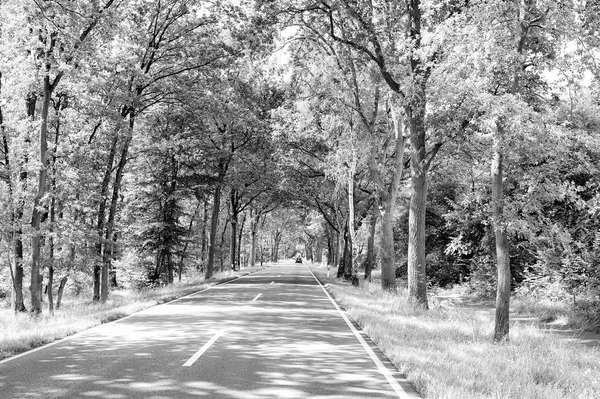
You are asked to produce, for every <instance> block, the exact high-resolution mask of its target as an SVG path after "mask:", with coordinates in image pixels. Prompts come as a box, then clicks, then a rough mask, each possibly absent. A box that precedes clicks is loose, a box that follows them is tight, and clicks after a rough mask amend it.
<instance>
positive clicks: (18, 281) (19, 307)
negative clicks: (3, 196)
mask: <svg viewBox="0 0 600 399" xmlns="http://www.w3.org/2000/svg"><path fill="white" fill-rule="evenodd" d="M15 219H16V220H15V223H18V221H19V220H20V219H21V218H18V219H17V218H15ZM14 234H15V239H14V251H15V259H14V261H13V274H12V278H13V295H12V309H13V310H14V312H15V313H18V312H26V311H27V309H26V308H25V301H24V297H23V277H24V274H25V273H24V270H23V241H22V239H21V229H20V228H17V229H15V232H14Z"/></svg>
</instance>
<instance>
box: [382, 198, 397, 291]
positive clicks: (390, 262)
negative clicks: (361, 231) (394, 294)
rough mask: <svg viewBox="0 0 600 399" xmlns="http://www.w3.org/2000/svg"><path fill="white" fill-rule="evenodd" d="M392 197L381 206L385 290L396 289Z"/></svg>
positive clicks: (383, 285)
mask: <svg viewBox="0 0 600 399" xmlns="http://www.w3.org/2000/svg"><path fill="white" fill-rule="evenodd" d="M390 202H391V201H390V199H389V198H388V199H387V201H385V202H383V204H382V207H381V249H380V250H379V253H380V257H381V287H382V288H383V289H385V290H395V289H396V254H395V252H394V230H393V227H394V216H393V215H394V214H393V212H392V210H391V208H392V206H393V205H392V204H391V203H390Z"/></svg>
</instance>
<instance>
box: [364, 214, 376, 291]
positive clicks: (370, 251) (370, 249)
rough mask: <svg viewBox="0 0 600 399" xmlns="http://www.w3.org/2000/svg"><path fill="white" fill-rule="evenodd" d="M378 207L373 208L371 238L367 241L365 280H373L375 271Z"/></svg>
mask: <svg viewBox="0 0 600 399" xmlns="http://www.w3.org/2000/svg"><path fill="white" fill-rule="evenodd" d="M377 212H378V210H377V208H374V209H373V214H372V215H371V226H370V229H369V240H368V242H367V263H366V265H365V280H368V281H371V273H372V272H373V261H374V258H375V253H374V252H375V245H374V244H375V230H376V229H375V227H376V226H377Z"/></svg>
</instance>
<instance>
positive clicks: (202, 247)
mask: <svg viewBox="0 0 600 399" xmlns="http://www.w3.org/2000/svg"><path fill="white" fill-rule="evenodd" d="M203 202H204V211H203V213H202V232H201V238H200V264H199V265H198V267H197V269H199V268H200V267H202V271H203V272H204V267H205V264H206V224H207V222H208V201H206V200H204V201H203Z"/></svg>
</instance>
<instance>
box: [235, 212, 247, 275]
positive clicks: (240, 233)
mask: <svg viewBox="0 0 600 399" xmlns="http://www.w3.org/2000/svg"><path fill="white" fill-rule="evenodd" d="M245 224H246V213H244V217H243V218H242V223H241V224H240V228H239V229H238V239H237V267H238V270H242V263H241V260H240V257H241V255H242V238H243V234H244V225H245Z"/></svg>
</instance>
